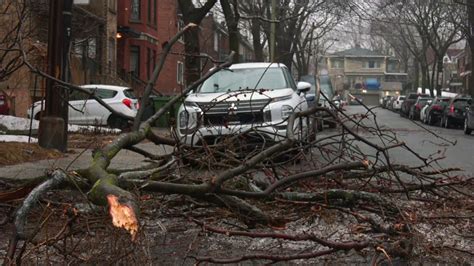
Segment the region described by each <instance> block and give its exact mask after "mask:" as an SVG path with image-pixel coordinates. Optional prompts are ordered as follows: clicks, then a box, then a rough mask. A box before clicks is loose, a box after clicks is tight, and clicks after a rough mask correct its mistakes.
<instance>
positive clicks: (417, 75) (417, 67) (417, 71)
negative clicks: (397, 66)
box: [405, 60, 420, 90]
mask: <svg viewBox="0 0 474 266" xmlns="http://www.w3.org/2000/svg"><path fill="white" fill-rule="evenodd" d="M414 61H415V62H414V63H415V71H414V72H415V81H414V87H415V89H416V90H418V87H420V63H419V62H418V61H416V60H414ZM405 73H408V69H407V70H406V71H405Z"/></svg>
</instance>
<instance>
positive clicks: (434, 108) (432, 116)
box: [422, 97, 450, 125]
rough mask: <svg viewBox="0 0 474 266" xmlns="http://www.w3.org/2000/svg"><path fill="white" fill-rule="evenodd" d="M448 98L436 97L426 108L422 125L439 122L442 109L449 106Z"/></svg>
mask: <svg viewBox="0 0 474 266" xmlns="http://www.w3.org/2000/svg"><path fill="white" fill-rule="evenodd" d="M449 100H450V98H447V97H436V98H434V100H433V101H432V102H431V104H430V105H427V106H426V109H425V117H424V121H423V120H422V121H423V122H424V123H426V124H428V125H434V124H436V123H438V122H439V120H440V119H441V116H442V114H443V111H444V108H446V106H447V105H448V104H449Z"/></svg>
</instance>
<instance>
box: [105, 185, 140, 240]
mask: <svg viewBox="0 0 474 266" xmlns="http://www.w3.org/2000/svg"><path fill="white" fill-rule="evenodd" d="M107 201H108V202H109V206H110V210H109V213H110V216H112V223H113V225H114V226H115V227H118V228H123V229H125V230H127V231H128V232H129V233H130V235H131V236H132V241H135V239H136V236H137V232H138V220H137V216H136V215H135V212H134V211H133V209H132V208H131V207H130V206H128V205H126V204H121V203H120V201H119V198H118V197H116V196H114V195H111V194H110V195H107Z"/></svg>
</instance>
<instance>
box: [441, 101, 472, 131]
mask: <svg viewBox="0 0 474 266" xmlns="http://www.w3.org/2000/svg"><path fill="white" fill-rule="evenodd" d="M470 99H471V98H470V97H467V96H457V97H455V98H452V99H450V101H449V104H448V106H446V108H445V109H444V110H443V116H442V117H441V120H440V126H442V127H445V128H450V127H452V126H464V120H465V112H466V107H467V105H468V104H467V103H468V101H469V100H470Z"/></svg>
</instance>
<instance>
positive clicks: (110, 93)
mask: <svg viewBox="0 0 474 266" xmlns="http://www.w3.org/2000/svg"><path fill="white" fill-rule="evenodd" d="M81 87H82V88H84V89H86V90H88V91H91V92H94V94H95V95H96V96H97V97H99V98H100V99H102V100H103V101H104V102H105V103H107V104H108V105H109V106H110V107H112V108H113V109H114V110H116V111H118V112H121V113H123V114H125V115H127V116H130V117H135V116H136V114H137V110H138V100H137V99H136V97H135V95H134V94H133V90H132V89H130V88H128V87H121V86H112V85H100V84H98V85H83V86H81ZM43 110H44V102H41V101H39V102H35V103H34V104H33V105H32V107H30V110H29V111H28V117H31V116H33V118H34V119H37V120H39V118H40V115H41V112H42V111H43ZM68 112H69V116H68V117H69V123H70V124H79V125H108V126H110V127H115V128H125V127H127V125H128V121H127V120H126V119H124V118H122V117H119V116H116V115H113V114H112V113H111V112H110V111H109V110H107V109H106V108H105V107H104V106H102V105H101V104H100V103H98V102H97V101H96V100H94V99H89V96H88V95H87V94H85V93H83V92H80V91H77V90H74V91H72V92H71V94H70V95H69V110H68Z"/></svg>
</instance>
